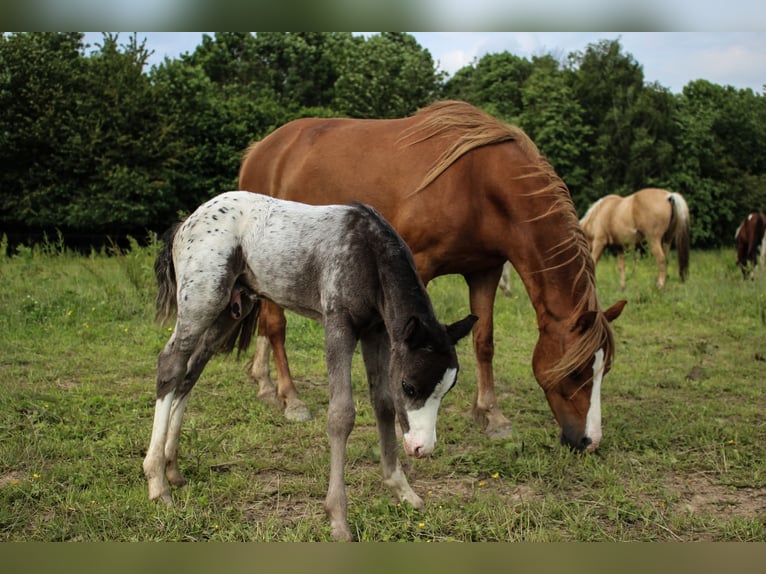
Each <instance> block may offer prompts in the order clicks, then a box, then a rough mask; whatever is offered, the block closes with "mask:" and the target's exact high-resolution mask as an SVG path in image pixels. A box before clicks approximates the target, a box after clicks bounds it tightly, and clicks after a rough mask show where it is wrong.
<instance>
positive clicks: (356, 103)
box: [333, 32, 441, 118]
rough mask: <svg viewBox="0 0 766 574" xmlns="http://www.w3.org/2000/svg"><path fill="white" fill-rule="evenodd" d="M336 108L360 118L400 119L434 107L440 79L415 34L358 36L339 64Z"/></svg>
mask: <svg viewBox="0 0 766 574" xmlns="http://www.w3.org/2000/svg"><path fill="white" fill-rule="evenodd" d="M338 72H339V74H338V79H337V81H336V82H335V94H334V99H333V108H334V109H336V110H338V111H339V112H340V113H341V114H343V115H347V116H350V117H356V118H399V117H404V116H407V115H410V114H411V113H413V112H414V111H415V110H417V109H418V108H419V107H422V106H424V105H426V104H428V103H430V102H431V101H432V100H433V99H434V98H435V97H436V96H437V95H438V93H439V89H440V85H441V84H440V81H441V75H440V73H438V72H436V70H435V67H434V62H433V59H432V58H431V54H430V52H428V50H426V49H424V48H422V47H421V46H420V45H419V44H418V43H417V41H416V40H415V38H414V37H413V36H411V35H410V34H406V33H400V32H386V33H383V34H375V35H373V36H370V37H369V38H362V37H354V38H353V47H351V49H349V50H348V51H347V52H346V53H345V58H344V59H342V60H341V61H339V62H338Z"/></svg>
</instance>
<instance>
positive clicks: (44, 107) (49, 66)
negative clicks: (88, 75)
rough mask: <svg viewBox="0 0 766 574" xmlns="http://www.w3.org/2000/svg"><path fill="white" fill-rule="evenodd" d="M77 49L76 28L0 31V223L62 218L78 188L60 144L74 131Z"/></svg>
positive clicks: (69, 142)
mask: <svg viewBox="0 0 766 574" xmlns="http://www.w3.org/2000/svg"><path fill="white" fill-rule="evenodd" d="M83 50H84V45H83V41H82V34H80V33H76V32H71V33H64V34H60V33H52V32H45V33H14V34H3V35H2V36H0V222H1V223H2V224H3V227H5V228H6V229H8V230H21V229H23V228H25V227H28V226H31V227H42V226H45V225H50V224H51V223H52V222H58V224H62V223H63V218H64V217H65V214H64V213H63V212H62V211H63V207H64V206H65V205H66V203H67V201H68V199H69V197H70V196H71V195H72V194H74V193H76V192H77V187H76V186H75V185H73V182H72V181H71V179H70V180H69V181H67V178H66V177H65V174H66V173H67V172H68V171H70V167H69V166H68V165H67V162H66V161H64V159H63V157H62V154H61V150H62V148H63V149H67V148H71V147H72V146H74V147H75V148H76V147H77V140H78V139H79V138H80V129H79V126H78V121H79V116H78V94H82V93H83V91H84V76H85V62H84V61H83V59H82V52H83Z"/></svg>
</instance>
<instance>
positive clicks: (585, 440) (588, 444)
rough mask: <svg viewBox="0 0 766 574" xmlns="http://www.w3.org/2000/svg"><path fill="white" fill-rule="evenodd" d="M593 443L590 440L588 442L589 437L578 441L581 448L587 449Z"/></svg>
mask: <svg viewBox="0 0 766 574" xmlns="http://www.w3.org/2000/svg"><path fill="white" fill-rule="evenodd" d="M592 443H593V441H592V440H590V437H587V436H584V437H582V438H581V439H580V445H582V448H586V447H589V446H590V445H591V444H592Z"/></svg>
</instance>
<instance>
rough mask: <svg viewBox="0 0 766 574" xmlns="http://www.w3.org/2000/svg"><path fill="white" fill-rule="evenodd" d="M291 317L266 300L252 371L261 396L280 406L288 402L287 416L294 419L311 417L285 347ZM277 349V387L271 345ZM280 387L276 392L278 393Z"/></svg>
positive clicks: (300, 419) (263, 303)
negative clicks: (274, 382)
mask: <svg viewBox="0 0 766 574" xmlns="http://www.w3.org/2000/svg"><path fill="white" fill-rule="evenodd" d="M286 331H287V321H286V319H285V313H284V311H283V310H282V309H281V308H280V307H278V306H277V305H275V304H274V303H271V302H268V301H263V302H262V304H261V314H260V317H259V322H258V339H257V341H256V353H255V356H254V357H253V365H252V368H251V371H250V372H251V375H252V377H253V379H255V380H256V382H258V386H259V391H258V397H259V398H260V399H261V400H264V401H266V402H270V403H274V404H276V405H277V406H279V407H281V406H284V409H285V418H287V419H288V420H292V421H308V420H311V413H310V412H309V409H308V407H307V406H306V403H304V402H303V401H302V400H301V399H300V398H299V397H298V389H296V388H295V383H294V382H293V378H292V375H291V374H290V365H289V363H288V360H287V351H286V350H285V333H286ZM266 337H268V343H270V345H271V349H272V351H273V352H274V365H275V368H276V371H277V387H276V389H274V384H273V383H272V382H271V378H270V377H269V354H268V353H269V347H268V344H267V343H266ZM275 391H276V395H275Z"/></svg>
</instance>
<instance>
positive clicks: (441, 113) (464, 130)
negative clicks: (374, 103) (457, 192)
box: [399, 100, 540, 195]
mask: <svg viewBox="0 0 766 574" xmlns="http://www.w3.org/2000/svg"><path fill="white" fill-rule="evenodd" d="M413 118H417V119H418V120H419V121H417V122H416V123H415V124H414V125H413V126H411V127H410V128H407V129H406V130H404V131H403V132H402V134H401V136H400V137H399V142H400V143H404V145H407V146H413V145H416V144H418V143H421V142H424V141H426V140H429V139H431V138H435V137H439V136H445V137H450V138H451V139H450V141H449V143H448V146H447V147H446V148H445V149H444V151H443V152H442V154H441V155H440V156H439V158H438V159H437V160H436V163H435V164H434V165H433V166H431V169H430V170H428V173H426V175H425V177H424V178H423V181H422V182H421V183H420V185H419V186H418V187H417V188H416V189H415V190H413V191H412V192H411V193H412V194H413V195H414V194H416V193H418V192H419V191H421V190H422V189H424V188H426V187H428V185H430V184H431V183H432V182H433V181H434V180H435V179H436V178H437V177H439V176H440V175H441V174H442V173H444V171H445V170H446V169H447V168H449V167H450V166H451V165H452V164H453V163H455V162H456V161H457V160H458V159H460V158H461V157H462V156H463V155H465V154H466V153H468V152H469V151H471V150H474V149H476V148H479V147H482V146H485V145H491V144H497V143H502V142H506V141H515V142H516V143H518V144H519V146H521V149H522V151H523V152H524V154H525V155H527V156H528V157H531V158H534V157H537V156H539V155H540V152H539V151H538V149H537V146H536V145H535V144H534V142H533V141H532V140H531V139H530V138H529V136H527V134H525V133H524V131H522V130H521V128H518V127H516V126H512V125H508V124H504V123H503V122H501V121H500V120H498V119H497V118H494V117H492V116H491V115H489V114H487V113H485V112H482V111H481V110H479V109H477V108H475V107H473V106H472V105H470V104H467V103H466V102H461V101H457V100H444V101H440V102H435V103H433V104H431V105H429V106H426V107H425V108H421V109H420V110H418V111H417V113H416V114H415V115H414V116H413Z"/></svg>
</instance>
